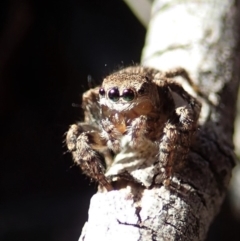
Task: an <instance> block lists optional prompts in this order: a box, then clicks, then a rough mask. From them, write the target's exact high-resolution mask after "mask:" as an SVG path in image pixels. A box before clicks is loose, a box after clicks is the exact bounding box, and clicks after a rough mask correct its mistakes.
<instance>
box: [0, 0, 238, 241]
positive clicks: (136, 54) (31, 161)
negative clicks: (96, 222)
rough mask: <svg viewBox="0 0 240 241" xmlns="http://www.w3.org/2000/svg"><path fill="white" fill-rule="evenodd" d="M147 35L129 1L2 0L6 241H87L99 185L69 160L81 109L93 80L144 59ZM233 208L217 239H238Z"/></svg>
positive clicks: (1, 232)
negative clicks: (84, 233)
mask: <svg viewBox="0 0 240 241" xmlns="http://www.w3.org/2000/svg"><path fill="white" fill-rule="evenodd" d="M144 38H145V29H144V28H143V26H142V25H141V24H140V23H139V22H138V20H137V19H136V18H135V17H134V15H133V14H132V13H131V11H130V10H129V9H128V7H127V6H126V5H125V3H124V2H123V1H122V0H103V1H102V0H101V1H100V0H85V1H83V0H78V1H77V0H59V1H57V0H55V1H53V0H48V1H46V0H42V1H40V0H39V1H37V0H22V1H21V0H8V1H7V0H1V1H0V127H1V134H0V240H1V241H13V240H18V241H22V240H24V241H30V240H34V241H38V240H39V241H40V240H41V241H42V240H45V241H76V240H78V238H79V235H80V232H81V229H82V226H83V224H84V222H85V221H86V220H87V211H88V205H89V200H90V197H91V196H92V195H93V194H94V193H95V192H96V189H97V186H96V184H95V183H91V182H90V181H89V179H88V178H87V177H85V176H83V175H82V174H81V171H80V170H79V168H78V167H76V166H74V165H73V162H72V160H71V156H70V154H66V155H65V154H64V152H66V147H65V146H64V143H63V140H64V133H65V132H66V131H67V130H68V126H69V125H70V124H72V123H74V122H76V121H78V120H81V118H82V112H81V108H80V107H79V106H78V107H73V106H72V104H73V103H75V104H80V101H81V94H82V93H83V92H84V91H85V90H87V89H88V84H87V76H88V75H91V76H92V78H93V79H94V80H95V81H96V82H97V83H100V82H101V79H102V78H103V77H104V76H106V75H107V74H109V73H111V72H112V71H113V70H116V69H118V68H119V67H120V66H128V65H130V64H132V63H138V62H139V61H140V54H141V50H142V47H143V44H144ZM225 207H226V208H225V209H224V210H225V212H223V213H222V215H220V216H219V218H218V219H217V222H215V224H214V226H213V229H212V230H215V231H212V232H210V235H209V240H219V241H220V240H235V239H234V238H233V237H234V236H235V237H236V234H237V232H238V226H237V224H236V223H232V222H231V210H230V209H229V207H228V205H227V204H225ZM222 223H223V224H226V225H224V226H221V225H222ZM216 230H217V231H216ZM216 235H217V236H216ZM214 238H215V239H214ZM238 238H239V236H238ZM236 240H237V239H236Z"/></svg>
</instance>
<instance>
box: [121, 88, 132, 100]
mask: <svg viewBox="0 0 240 241" xmlns="http://www.w3.org/2000/svg"><path fill="white" fill-rule="evenodd" d="M134 97H135V94H134V91H133V90H131V89H125V90H124V91H123V94H122V98H123V99H124V100H126V101H132V100H133V99H134Z"/></svg>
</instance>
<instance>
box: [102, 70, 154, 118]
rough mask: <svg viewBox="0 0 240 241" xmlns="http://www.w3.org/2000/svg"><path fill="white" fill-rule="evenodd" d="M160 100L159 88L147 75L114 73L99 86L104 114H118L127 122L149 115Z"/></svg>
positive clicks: (118, 116) (105, 115)
mask: <svg viewBox="0 0 240 241" xmlns="http://www.w3.org/2000/svg"><path fill="white" fill-rule="evenodd" d="M158 102H159V96H158V92H157V88H156V86H155V85H153V84H152V82H151V81H150V80H149V79H148V78H147V77H146V76H145V75H140V74H131V75H130V74H120V73H116V74H112V75H110V76H108V77H107V78H105V79H104V81H103V84H102V86H101V87H100V88H99V104H100V107H101V110H102V115H103V116H104V117H109V118H111V117H112V116H117V118H120V119H124V121H125V122H127V121H128V122H129V121H131V120H132V119H134V118H136V117H138V116H140V115H148V114H149V113H151V112H152V111H153V110H154V109H155V108H156V106H158ZM114 118H115V117H114Z"/></svg>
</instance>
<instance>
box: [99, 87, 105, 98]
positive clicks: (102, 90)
mask: <svg viewBox="0 0 240 241" xmlns="http://www.w3.org/2000/svg"><path fill="white" fill-rule="evenodd" d="M99 95H101V96H104V95H105V90H104V89H103V88H100V89H99Z"/></svg>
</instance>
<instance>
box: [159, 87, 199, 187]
mask: <svg viewBox="0 0 240 241" xmlns="http://www.w3.org/2000/svg"><path fill="white" fill-rule="evenodd" d="M168 89H169V92H170V94H171V95H172V98H173V101H174V105H175V110H174V111H173V113H172V114H171V116H170V118H169V121H168V122H167V123H166V125H165V127H164V130H163V137H162V140H161V142H160V155H159V156H160V161H161V163H162V166H163V168H164V170H165V178H166V179H165V182H164V184H165V185H169V184H170V178H171V176H172V173H173V171H174V170H176V169H178V168H181V166H182V165H183V164H184V161H185V159H186V156H187V155H188V152H189V149H190V146H191V144H192V140H193V135H194V133H195V132H196V130H197V122H198V118H199V114H200V110H201V104H200V103H199V102H198V101H197V100H196V99H195V98H194V97H192V96H190V95H189V94H188V93H187V92H186V91H185V90H184V89H183V88H182V87H181V86H180V85H178V84H176V83H174V82H170V83H168Z"/></svg>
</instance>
